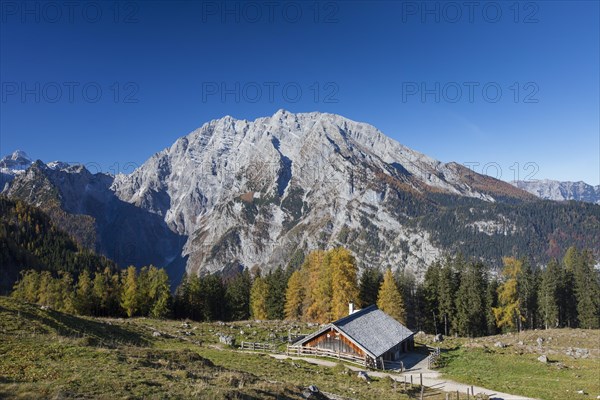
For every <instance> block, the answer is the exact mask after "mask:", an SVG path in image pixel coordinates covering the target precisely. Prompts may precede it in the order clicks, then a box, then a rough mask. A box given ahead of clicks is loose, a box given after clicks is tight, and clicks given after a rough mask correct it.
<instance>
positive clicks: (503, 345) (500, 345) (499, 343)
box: [494, 342, 506, 349]
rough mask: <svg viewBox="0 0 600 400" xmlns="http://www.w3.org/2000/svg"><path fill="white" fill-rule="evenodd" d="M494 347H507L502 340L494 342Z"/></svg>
mask: <svg viewBox="0 0 600 400" xmlns="http://www.w3.org/2000/svg"><path fill="white" fill-rule="evenodd" d="M494 347H499V348H501V349H503V348H505V347H506V345H505V344H504V343H502V342H496V343H494Z"/></svg>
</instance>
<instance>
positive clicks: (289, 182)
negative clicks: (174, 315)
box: [0, 110, 600, 280]
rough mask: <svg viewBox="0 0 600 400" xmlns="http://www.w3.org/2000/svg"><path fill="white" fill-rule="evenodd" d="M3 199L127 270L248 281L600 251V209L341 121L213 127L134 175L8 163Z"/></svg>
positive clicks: (300, 119)
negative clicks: (332, 253) (303, 266)
mask: <svg viewBox="0 0 600 400" xmlns="http://www.w3.org/2000/svg"><path fill="white" fill-rule="evenodd" d="M0 168H2V169H1V172H2V174H3V175H2V176H3V178H2V179H3V180H4V185H3V186H4V190H3V194H5V195H6V196H8V197H11V198H21V199H24V200H25V201H27V202H29V203H31V204H34V205H37V206H40V207H41V208H42V209H44V210H46V211H47V212H48V213H49V214H50V215H51V217H52V218H53V220H55V221H56V222H58V223H59V226H61V227H62V228H63V229H64V230H66V231H67V232H69V233H70V234H72V235H73V236H74V237H75V238H76V239H77V240H78V241H79V242H80V243H81V244H82V245H84V246H87V247H92V248H95V249H96V250H98V251H99V252H101V253H103V254H105V255H107V256H109V257H111V258H112V259H114V260H115V261H116V262H117V263H119V265H121V266H123V265H128V264H133V265H142V264H149V263H153V264H155V265H158V266H165V267H167V269H168V270H169V271H170V273H171V275H172V276H173V277H174V279H175V280H176V279H177V277H179V276H181V274H182V273H183V271H184V270H185V271H187V272H188V273H201V274H202V273H209V272H216V271H220V272H222V273H225V274H231V273H234V272H236V271H238V270H240V269H241V268H250V267H253V266H255V265H256V266H258V267H261V268H263V269H272V268H274V267H276V266H278V265H282V266H285V265H288V264H289V263H292V264H298V263H299V262H301V261H302V254H304V253H305V252H307V251H309V250H312V249H316V248H329V247H333V246H340V245H341V246H346V247H348V248H349V249H351V250H352V252H353V253H354V254H355V256H356V258H357V260H358V262H359V265H360V266H361V267H365V266H376V267H379V268H386V267H392V268H394V269H395V268H407V269H409V270H412V271H414V272H416V274H417V275H419V274H421V273H422V271H423V270H424V268H425V266H426V265H427V264H429V263H431V262H433V261H434V260H436V259H438V258H440V257H442V256H443V255H444V254H447V253H454V252H458V251H460V252H463V253H464V254H465V255H466V256H472V257H477V258H480V259H482V260H485V261H486V262H488V263H490V264H491V265H492V266H497V265H499V263H500V262H501V257H502V256H506V255H511V254H515V255H530V256H531V257H532V259H533V261H534V262H545V261H547V260H548V258H549V257H552V256H559V255H561V254H562V252H563V251H564V250H565V249H566V248H567V247H568V246H570V245H578V246H586V247H590V248H593V249H600V239H599V238H600V207H599V206H597V205H593V204H586V203H559V202H544V201H541V200H539V199H537V197H535V196H534V195H532V194H531V193H529V192H527V191H525V190H521V189H520V188H519V187H515V186H513V185H511V184H509V183H506V182H503V181H500V180H497V179H494V178H491V177H489V176H485V175H480V174H477V173H475V172H473V171H472V170H470V169H468V168H466V167H464V166H462V165H460V164H457V163H454V162H450V163H443V162H440V161H437V160H434V159H432V158H430V157H428V156H426V155H424V154H421V153H419V152H416V151H414V150H411V149H409V148H407V147H405V146H403V145H401V144H400V143H398V142H397V141H395V140H393V139H391V138H389V137H387V136H385V135H384V134H383V133H382V132H380V131H379V130H377V129H376V128H375V127H373V126H371V125H369V124H366V123H360V122H355V121H352V120H349V119H347V118H344V117H342V116H339V115H333V114H325V113H318V112H313V113H301V114H293V113H289V112H287V111H285V110H279V111H278V112H277V113H275V114H274V115H273V116H270V117H265V118H259V119H256V120H254V121H247V120H237V119H234V118H232V117H229V116H227V117H224V118H221V119H217V120H213V121H210V122H208V123H206V124H204V125H203V126H202V127H200V128H199V129H197V130H195V131H193V132H191V133H190V134H188V135H187V136H184V137H181V138H180V139H178V140H177V141H176V142H175V143H174V144H173V145H172V146H171V147H169V148H167V149H164V150H162V151H160V152H158V153H156V154H155V155H154V156H152V157H151V158H150V159H148V160H147V161H146V162H145V163H144V164H143V165H142V166H140V167H139V168H137V169H136V170H135V171H134V172H132V173H131V174H128V175H117V176H111V175H107V174H102V173H98V174H91V173H90V172H89V171H88V170H87V169H85V168H84V167H83V166H78V165H67V164H65V163H60V162H54V163H49V164H44V163H42V162H41V161H36V162H31V160H28V158H27V157H26V155H25V154H24V153H22V152H19V153H15V154H13V155H11V156H9V157H7V158H5V159H3V160H2V161H1V162H0Z"/></svg>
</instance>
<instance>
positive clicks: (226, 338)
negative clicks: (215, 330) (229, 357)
mask: <svg viewBox="0 0 600 400" xmlns="http://www.w3.org/2000/svg"><path fill="white" fill-rule="evenodd" d="M219 342H221V343H223V344H225V345H227V346H235V338H234V337H233V336H230V335H219Z"/></svg>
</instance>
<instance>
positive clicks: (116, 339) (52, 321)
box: [0, 307, 149, 347]
mask: <svg viewBox="0 0 600 400" xmlns="http://www.w3.org/2000/svg"><path fill="white" fill-rule="evenodd" d="M0 311H2V312H7V313H11V314H13V315H15V317H16V314H17V313H18V314H19V317H20V319H25V320H27V321H29V322H30V324H31V326H34V324H35V326H34V329H35V330H33V328H31V327H30V329H28V330H29V331H33V332H32V333H35V331H37V330H38V329H39V325H41V328H42V329H43V330H44V331H46V333H52V332H55V333H56V334H57V335H59V336H63V337H67V338H81V339H84V340H85V341H86V342H85V344H87V345H92V346H97V345H100V346H106V347H116V346H117V345H130V346H145V345H148V344H149V341H148V339H146V338H145V337H144V336H143V335H142V334H140V333H138V332H134V331H131V330H128V329H125V328H123V327H120V326H115V325H109V324H107V323H104V322H99V321H93V320H89V319H85V318H81V317H77V316H74V315H70V314H65V313H62V312H59V311H55V310H51V309H49V310H39V311H37V310H35V309H33V310H31V309H22V308H21V309H19V310H13V309H6V308H5V307H0ZM36 311H37V312H36Z"/></svg>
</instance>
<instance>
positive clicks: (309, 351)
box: [286, 346, 366, 366]
mask: <svg viewBox="0 0 600 400" xmlns="http://www.w3.org/2000/svg"><path fill="white" fill-rule="evenodd" d="M286 353H287V355H294V354H296V355H298V356H300V355H312V356H320V357H330V358H337V359H338V360H346V361H349V362H352V363H355V364H359V365H362V366H364V365H365V363H366V360H365V358H364V357H360V356H357V355H354V354H349V353H342V352H339V351H335V350H329V349H320V348H317V347H305V346H288V347H287V352H286Z"/></svg>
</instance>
